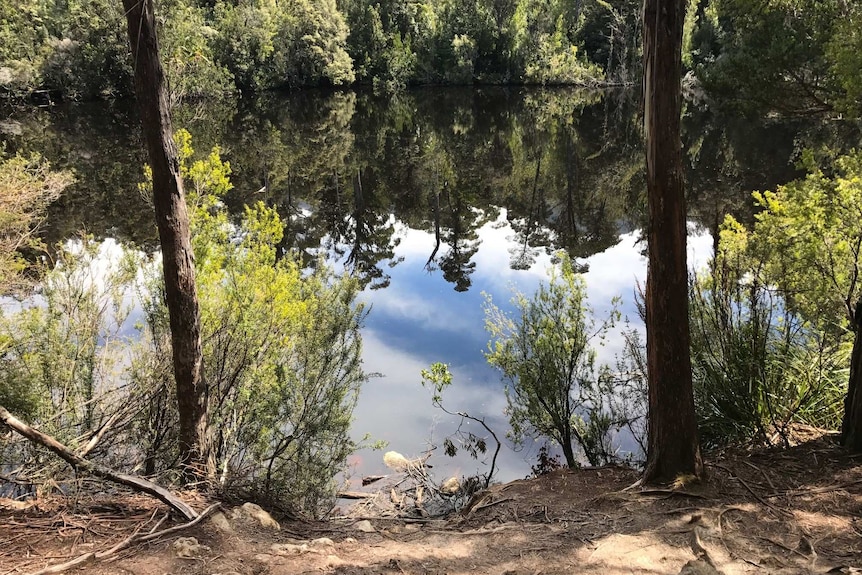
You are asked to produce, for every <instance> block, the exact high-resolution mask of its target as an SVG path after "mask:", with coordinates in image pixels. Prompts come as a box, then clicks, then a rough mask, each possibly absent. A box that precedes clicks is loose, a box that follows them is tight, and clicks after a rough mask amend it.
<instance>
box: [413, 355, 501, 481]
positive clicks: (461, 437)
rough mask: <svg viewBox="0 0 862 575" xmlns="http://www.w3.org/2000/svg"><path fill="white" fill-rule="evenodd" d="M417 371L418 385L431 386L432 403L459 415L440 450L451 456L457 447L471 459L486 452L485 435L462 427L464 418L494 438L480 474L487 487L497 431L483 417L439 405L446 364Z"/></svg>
mask: <svg viewBox="0 0 862 575" xmlns="http://www.w3.org/2000/svg"><path fill="white" fill-rule="evenodd" d="M421 375H422V387H430V388H431V390H432V394H433V395H432V396H431V401H432V402H433V403H434V407H437V408H438V409H441V410H442V411H443V412H444V413H447V414H449V415H457V416H458V417H460V418H461V423H460V424H459V425H458V429H457V430H456V431H455V433H453V434H451V435H449V436H447V437H446V438H445V439H444V440H443V451H444V453H445V454H446V455H448V456H449V457H455V455H457V454H458V449H459V448H460V449H463V450H465V451H467V452H468V453H469V454H470V457H472V458H473V459H479V457H480V456H483V455H485V453H486V452H487V450H488V438H487V437H482V436H480V435H476V434H475V433H473V432H472V431H464V430H463V429H462V427H463V425H464V421H465V420H468V421H473V422H475V423H478V424H479V425H481V426H482V427H483V428H484V429H485V431H486V432H487V433H488V435H490V436H491V438H492V439H493V440H494V443H495V444H496V447H495V449H494V455H493V457H492V458H491V468H490V469H489V470H488V473H485V474H484V477H482V482H483V484H484V486H485V489H487V488H488V486H489V485H490V484H491V478H492V477H494V473H495V472H496V471H497V455H498V454H499V453H500V447H501V445H502V444H501V443H500V440H499V439H498V438H497V434H496V433H494V431H493V430H492V429H491V428H490V427H488V424H487V423H485V420H484V419H483V418H479V417H474V416H472V415H470V414H469V413H466V412H464V411H458V412H452V411H449V410H448V409H447V408H446V407H444V406H443V392H444V391H445V390H446V389H447V388H448V387H449V386H450V385H452V374H451V373H450V372H449V366H448V365H446V364H445V363H440V362H437V363H433V364H431V367H430V368H429V369H423V370H422V372H421ZM453 437H454V438H455V439H456V440H457V441H458V442H459V445H455V442H454V441H453V440H452V438H453ZM471 479H473V478H471ZM474 483H476V482H475V481H471V480H468V481H465V482H464V484H465V485H471V484H474ZM465 495H468V496H469V495H472V493H465Z"/></svg>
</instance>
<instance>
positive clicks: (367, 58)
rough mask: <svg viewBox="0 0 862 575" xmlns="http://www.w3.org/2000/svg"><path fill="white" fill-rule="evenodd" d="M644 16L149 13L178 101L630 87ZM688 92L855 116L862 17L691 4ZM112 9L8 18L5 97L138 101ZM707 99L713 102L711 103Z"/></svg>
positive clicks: (432, 6)
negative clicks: (417, 88) (284, 91)
mask: <svg viewBox="0 0 862 575" xmlns="http://www.w3.org/2000/svg"><path fill="white" fill-rule="evenodd" d="M640 11H641V2H640V1H639V0H156V12H157V19H158V22H159V24H160V34H161V54H162V61H163V63H164V65H165V68H166V70H167V74H168V77H169V80H170V87H171V93H172V96H173V97H174V98H175V99H182V98H188V97H192V98H193V97H202V96H206V97H212V96H218V95H224V94H231V93H236V92H259V91H264V90H270V89H279V88H299V87H311V86H345V85H353V84H363V85H373V86H374V88H375V89H376V90H379V91H387V92H391V91H397V90H399V89H401V88H404V87H405V86H408V85H415V84H461V85H466V84H541V85H557V84H565V85H579V86H601V85H609V84H613V85H617V84H623V85H625V84H637V83H639V82H640V70H641V64H640V62H641V56H642V51H641V25H640V21H641V14H640ZM683 44H684V48H683V62H684V64H685V66H686V69H687V71H688V72H689V78H688V79H687V80H686V87H687V88H688V89H689V90H690V94H693V95H694V96H698V95H703V96H705V97H707V98H712V99H713V100H718V101H721V102H722V103H725V104H726V103H730V104H731V105H733V106H738V107H741V108H748V109H751V108H755V109H758V110H763V109H767V110H777V111H779V112H783V113H794V114H796V113H807V112H821V111H833V110H838V111H840V112H844V113H850V114H852V115H854V116H855V115H856V112H858V110H859V104H860V101H862V3H860V2H847V1H846V0H765V1H764V0H687V16H686V26H685V37H684V43H683ZM127 46H128V41H127V38H126V28H125V21H124V17H123V13H122V5H121V2H120V1H119V0H20V1H18V2H8V1H6V2H0V96H2V95H5V96H7V97H10V96H11V97H25V98H26V97H29V98H36V99H39V98H51V99H58V98H62V99H92V98H98V97H118V96H119V97H121V96H125V95H129V94H130V93H131V91H132V58H131V56H130V55H129V51H128V47H127ZM703 89H705V90H703Z"/></svg>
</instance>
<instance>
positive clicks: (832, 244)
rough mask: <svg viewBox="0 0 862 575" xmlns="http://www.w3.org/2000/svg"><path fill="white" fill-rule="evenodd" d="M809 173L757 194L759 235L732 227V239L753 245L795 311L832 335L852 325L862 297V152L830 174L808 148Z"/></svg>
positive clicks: (850, 156)
mask: <svg viewBox="0 0 862 575" xmlns="http://www.w3.org/2000/svg"><path fill="white" fill-rule="evenodd" d="M805 158H806V159H805V160H804V163H805V164H807V166H806V167H807V168H808V170H809V174H808V175H807V176H806V177H805V178H803V179H800V180H796V181H794V182H791V183H789V184H787V185H784V186H779V187H778V188H777V189H776V190H775V191H774V192H770V191H767V192H756V193H755V194H754V199H755V205H756V206H757V207H758V208H760V210H761V211H760V212H759V213H758V214H757V216H756V221H755V227H754V232H753V234H752V235H751V236H748V235H746V234H745V232H744V230H742V229H741V228H740V227H738V226H735V225H733V224H732V222H731V225H732V227H728V229H727V231H726V232H724V235H725V236H726V241H728V242H733V243H734V245H737V246H740V245H743V246H745V247H748V248H749V249H750V250H752V251H753V252H754V254H755V255H756V256H757V257H758V258H759V259H760V260H761V261H763V262H765V263H766V266H767V267H766V270H765V273H766V274H767V278H768V279H769V281H770V282H773V283H774V284H775V285H777V286H778V287H779V289H781V290H782V291H783V293H785V294H787V296H788V298H789V299H788V305H789V307H790V309H791V310H793V311H796V312H798V313H800V314H801V315H802V317H803V318H805V319H806V320H807V321H809V322H811V323H812V324H814V325H816V326H817V327H818V328H819V329H821V330H822V331H825V332H835V330H842V329H845V328H846V327H847V326H848V319H849V318H852V316H853V309H854V306H855V302H856V301H857V300H858V299H859V297H860V295H862V286H860V282H859V266H860V264H862V253H860V245H862V228H860V226H859V221H860V220H862V153H860V152H852V153H850V154H848V155H846V156H842V157H839V158H837V159H836V160H835V161H834V165H833V166H832V167H831V168H830V171H831V172H832V173H831V174H827V173H825V172H824V171H823V170H821V169H819V168H818V167H816V166H815V165H813V158H812V156H811V155H810V153H806V155H805Z"/></svg>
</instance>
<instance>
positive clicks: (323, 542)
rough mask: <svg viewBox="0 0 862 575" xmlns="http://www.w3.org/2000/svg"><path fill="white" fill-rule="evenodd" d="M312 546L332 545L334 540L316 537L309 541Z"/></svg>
mask: <svg viewBox="0 0 862 575" xmlns="http://www.w3.org/2000/svg"><path fill="white" fill-rule="evenodd" d="M309 543H310V544H311V546H312V547H332V546H333V545H335V542H334V541H333V540H332V539H330V538H329V537H318V538H317V539H312V540H311V541H309Z"/></svg>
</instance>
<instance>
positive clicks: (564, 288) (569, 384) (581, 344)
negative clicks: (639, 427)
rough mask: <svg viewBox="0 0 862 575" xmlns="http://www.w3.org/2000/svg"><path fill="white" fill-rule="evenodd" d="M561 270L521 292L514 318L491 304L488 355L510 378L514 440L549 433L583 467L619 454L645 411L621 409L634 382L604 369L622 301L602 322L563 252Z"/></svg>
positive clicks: (568, 459)
mask: <svg viewBox="0 0 862 575" xmlns="http://www.w3.org/2000/svg"><path fill="white" fill-rule="evenodd" d="M561 260H562V261H561V265H560V269H559V270H557V269H556V268H552V269H551V277H550V279H549V281H548V283H546V284H545V283H542V284H541V285H540V286H539V289H538V291H537V292H536V293H535V294H534V295H533V296H532V297H528V296H526V295H524V294H516V295H515V297H514V298H513V300H512V301H513V304H514V306H515V313H514V315H509V314H506V313H505V312H503V311H502V310H501V309H500V308H498V307H497V306H495V305H494V304H493V302H492V301H491V300H490V298H487V300H486V304H485V326H486V329H487V330H488V332H489V334H490V335H491V341H490V342H489V344H488V351H487V352H486V357H487V359H488V362H489V363H490V364H491V365H492V366H494V367H496V368H497V369H499V370H500V372H501V373H502V375H503V379H504V381H505V382H506V399H507V402H508V408H507V413H508V416H509V422H510V424H511V427H512V429H511V432H510V437H511V438H512V439H513V440H514V441H515V442H516V443H521V442H523V440H524V439H525V438H526V437H532V438H539V437H546V438H549V439H551V440H553V441H554V442H555V443H556V444H557V445H559V446H560V448H561V449H562V450H563V455H564V456H565V459H566V464H567V465H568V466H569V467H576V466H578V465H579V464H580V462H581V461H582V460H583V459H582V458H585V459H586V460H587V461H588V462H589V464H590V465H601V464H604V463H608V462H612V461H615V460H616V459H617V452H616V449H615V447H614V445H613V435H614V433H615V432H618V431H619V430H620V429H622V428H624V427H626V426H627V425H628V424H629V423H630V422H631V421H632V419H633V418H635V417H637V414H634V413H631V412H628V411H627V410H625V409H621V408H622V407H624V406H625V404H623V403H620V401H619V400H618V396H619V395H620V394H626V393H628V389H621V388H629V387H630V385H631V381H630V380H620V379H619V378H617V377H616V376H615V374H612V373H611V370H610V368H608V367H607V366H602V367H601V368H599V369H596V365H595V363H596V350H595V348H594V347H593V346H594V345H597V344H600V343H601V342H602V341H603V340H604V338H605V337H606V336H607V334H608V332H609V331H610V330H611V329H612V328H613V327H614V325H615V324H616V322H617V321H618V320H619V319H620V314H619V311H618V310H617V302H616V300H615V301H614V303H613V305H612V308H611V310H610V312H609V314H608V316H607V317H606V318H605V319H597V318H596V316H595V315H594V313H593V310H592V308H591V307H590V306H589V305H588V303H587V299H586V287H585V284H584V280H583V278H582V277H581V275H579V274H578V273H576V272H575V270H574V269H573V266H572V262H571V260H570V259H569V258H568V256H566V255H565V254H563V255H562V256H561Z"/></svg>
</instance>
